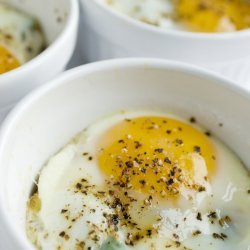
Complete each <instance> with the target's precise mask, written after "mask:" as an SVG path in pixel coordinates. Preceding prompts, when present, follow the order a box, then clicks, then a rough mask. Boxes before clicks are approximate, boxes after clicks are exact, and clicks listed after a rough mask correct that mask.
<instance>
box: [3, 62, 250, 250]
mask: <svg viewBox="0 0 250 250" xmlns="http://www.w3.org/2000/svg"><path fill="white" fill-rule="evenodd" d="M222 93H223V95H221V94H222ZM232 100H233V101H232ZM124 109H149V110H158V111H166V112H174V113H176V114H179V115H181V116H182V117H183V118H190V116H195V117H196V119H197V120H198V121H199V123H201V124H202V125H203V126H204V127H205V128H207V129H209V130H211V131H212V133H213V134H215V135H216V136H218V137H219V138H220V139H221V140H223V141H224V142H225V143H226V144H227V145H229V146H230V148H231V149H232V150H234V151H235V153H237V154H238V155H239V157H240V158H241V160H242V161H243V162H244V163H245V164H246V165H247V166H248V167H250V154H249V150H250V133H248V130H249V127H250V116H249V114H250V95H249V94H247V93H246V92H244V91H243V90H242V89H240V88H239V87H237V86H235V85H234V84H233V83H231V82H229V81H226V80H224V79H222V78H219V77H215V76H213V74H211V73H209V72H206V71H203V70H200V69H199V68H196V67H191V66H186V65H184V64H179V63H171V62H167V61H164V60H153V59H121V60H111V61H104V62H99V63H94V64H89V65H85V66H82V67H79V68H76V69H73V70H71V71H68V72H65V73H63V75H61V76H60V77H59V78H57V79H56V80H53V81H52V82H50V83H48V84H47V85H45V86H42V87H41V88H40V89H38V90H36V91H35V92H33V93H31V94H30V95H29V96H28V97H26V98H25V99H24V100H22V101H21V103H19V105H17V107H16V108H14V110H13V111H12V112H11V113H10V114H9V116H8V118H7V119H6V120H5V122H4V123H3V125H2V128H1V131H0V225H1V227H0V249H8V250H12V249H13V250H14V249H25V250H28V249H32V247H31V245H30V244H29V242H28V240H27V239H26V236H25V229H24V221H25V208H26V202H27V199H28V196H29V193H30V191H31V186H32V183H33V181H34V179H35V178H36V177H37V174H38V171H39V169H40V168H41V166H42V165H43V164H44V163H45V161H46V160H47V159H48V158H49V157H50V156H51V155H53V154H54V153H56V152H57V151H58V150H59V149H60V148H61V147H62V146H63V145H65V144H66V143H67V142H68V140H69V139H70V138H72V137H73V136H74V135H75V134H76V133H77V132H79V131H81V130H82V129H83V128H85V127H86V126H87V125H89V124H90V123H92V122H93V121H95V120H96V119H97V118H100V117H101V116H103V115H107V114H109V113H112V112H114V111H119V110H124ZM220 123H223V126H219V124H220ZM52 192H53V190H52Z"/></svg>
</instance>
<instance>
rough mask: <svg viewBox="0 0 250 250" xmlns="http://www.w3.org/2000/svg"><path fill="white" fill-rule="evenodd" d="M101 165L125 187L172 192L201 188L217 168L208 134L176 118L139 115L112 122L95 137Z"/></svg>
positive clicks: (145, 191)
mask: <svg viewBox="0 0 250 250" xmlns="http://www.w3.org/2000/svg"><path fill="white" fill-rule="evenodd" d="M98 146H99V148H100V151H99V155H98V162H99V167H100V168H101V170H102V171H103V172H104V173H105V174H106V175H108V176H109V177H112V178H114V179H115V181H117V182H118V183H119V184H120V185H122V186H124V187H127V188H129V189H133V190H137V191H140V192H144V193H146V194H148V193H150V194H153V193H156V194H158V195H160V196H161V197H166V196H168V197H169V196H172V197H173V195H174V196H176V195H178V194H181V193H182V190H183V188H184V189H192V190H195V191H198V192H202V191H205V187H204V182H207V181H208V178H209V177H210V176H212V175H213V173H214V172H215V169H216V152H215V149H214V146H213V144H212V142H211V141H210V139H209V138H208V137H207V136H206V135H205V134H203V133H202V132H200V131H199V130H197V129H196V128H194V127H193V126H191V125H189V124H186V123H183V122H181V121H179V120H175V119H172V118H164V117H140V118H135V119H131V120H124V121H122V122H120V123H118V124H117V125H115V126H113V127H111V128H110V129H108V131H106V133H105V134H104V135H103V136H102V137H101V140H100V142H99V145H98Z"/></svg>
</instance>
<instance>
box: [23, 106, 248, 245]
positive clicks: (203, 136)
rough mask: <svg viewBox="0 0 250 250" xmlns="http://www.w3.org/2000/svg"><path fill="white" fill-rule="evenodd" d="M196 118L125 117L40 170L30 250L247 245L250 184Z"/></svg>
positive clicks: (106, 123) (77, 141) (108, 121)
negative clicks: (35, 248)
mask: <svg viewBox="0 0 250 250" xmlns="http://www.w3.org/2000/svg"><path fill="white" fill-rule="evenodd" d="M195 121H196V120H195V118H194V117H192V118H190V121H185V120H183V119H180V118H179V117H175V116H173V115H170V114H164V113H157V112H145V111H137V112H135V111H134V112H132V111H127V112H125V111H123V112H121V113H117V114H114V115H111V116H109V117H107V118H105V119H101V120H100V121H98V122H96V123H95V124H93V125H92V126H90V127H88V128H86V129H85V130H83V131H82V132H81V133H79V134H78V135H77V136H76V137H75V138H74V139H72V141H71V142H70V143H69V144H67V145H66V146H65V147H63V149H62V150H61V151H60V152H59V153H57V154H56V155H55V156H53V157H52V158H51V159H50V160H49V161H48V163H47V164H46V165H45V166H44V167H43V168H42V170H41V173H40V175H39V179H38V184H37V188H38V189H37V191H36V192H35V193H34V194H33V195H32V196H31V198H30V200H29V202H28V207H27V220H26V227H27V235H28V237H29V239H30V240H31V241H32V242H33V243H34V245H35V246H36V247H37V249H96V250H106V249H117V250H119V249H141V250H143V249H144V250H145V249H158V250H161V249H220V250H223V249H225V250H230V249H232V250H234V249H236V248H238V249H247V247H248V245H249V242H250V228H249V224H250V218H249V207H250V198H249V192H250V190H249V189H250V178H249V176H248V173H247V170H246V169H245V167H244V166H243V164H242V163H241V162H240V160H239V159H238V158H237V157H236V156H235V154H234V153H233V152H232V151H230V150H229V149H228V148H227V147H226V146H225V145H224V144H223V143H221V142H220V141H219V140H218V139H217V138H215V137H214V136H212V135H211V134H210V132H209V131H206V130H202V129H200V128H199V127H198V126H197V124H196V123H195Z"/></svg>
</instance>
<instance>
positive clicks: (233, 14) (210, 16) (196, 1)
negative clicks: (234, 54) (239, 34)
mask: <svg viewBox="0 0 250 250" xmlns="http://www.w3.org/2000/svg"><path fill="white" fill-rule="evenodd" d="M175 12H176V19H177V20H178V21H179V22H181V23H183V24H184V26H186V27H187V28H188V29H189V30H192V31H199V32H223V31H235V30H242V29H246V28H250V2H249V1H248V0H230V1H229V0H175Z"/></svg>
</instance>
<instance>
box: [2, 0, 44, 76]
mask: <svg viewBox="0 0 250 250" xmlns="http://www.w3.org/2000/svg"><path fill="white" fill-rule="evenodd" d="M45 46H46V42H45V37H44V34H43V31H42V29H41V27H40V25H39V22H38V21H37V20H36V19H35V18H33V17H31V16H30V15H28V14H26V13H24V12H22V11H20V10H18V9H15V8H13V7H11V6H9V5H7V4H3V3H1V2H0V74H2V73H6V72H8V71H10V70H12V69H15V68H17V67H19V66H21V65H22V64H24V63H26V62H28V61H30V60H31V59H32V58H34V57H35V56H37V55H38V54H39V53H40V52H41V51H42V50H43V49H44V48H45Z"/></svg>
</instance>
